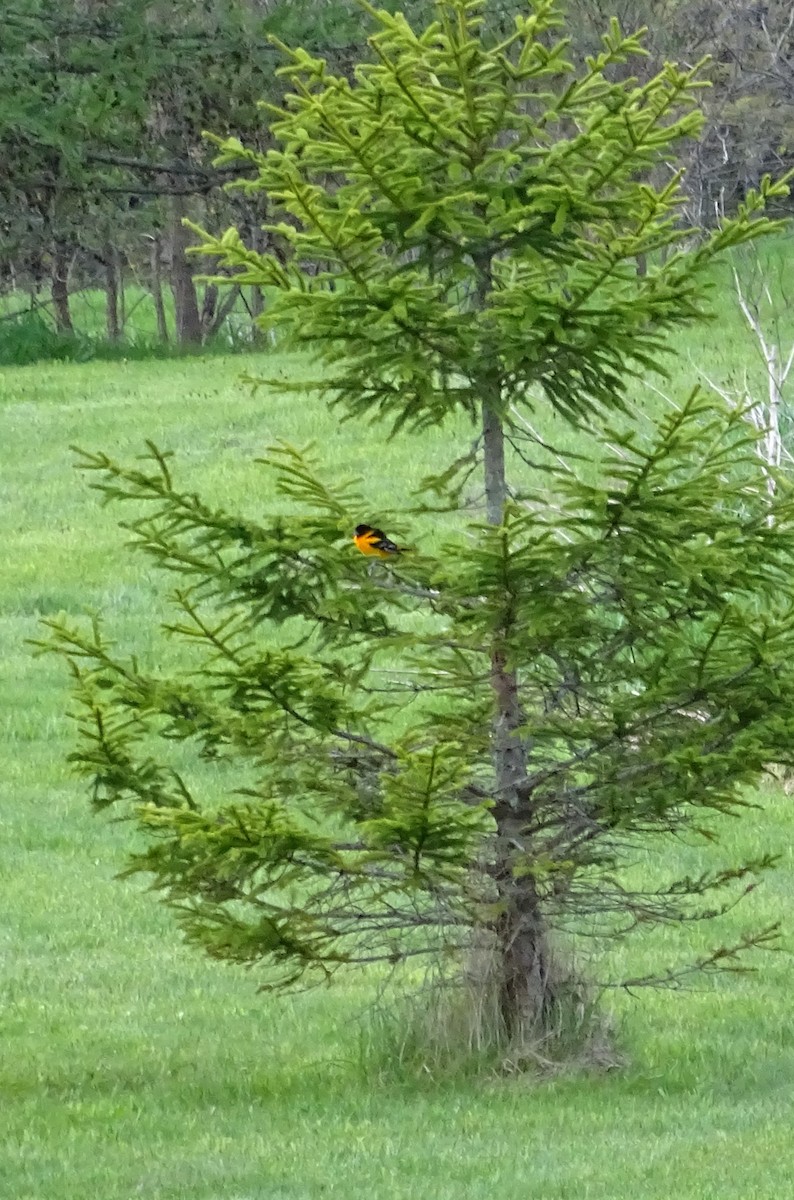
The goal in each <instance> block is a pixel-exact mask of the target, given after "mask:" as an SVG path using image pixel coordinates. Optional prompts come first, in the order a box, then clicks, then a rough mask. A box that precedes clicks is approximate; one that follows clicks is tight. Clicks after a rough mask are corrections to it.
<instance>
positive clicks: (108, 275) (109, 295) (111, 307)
mask: <svg viewBox="0 0 794 1200" xmlns="http://www.w3.org/2000/svg"><path fill="white" fill-rule="evenodd" d="M117 266H118V264H117V261H116V250H115V247H114V246H113V245H112V244H111V243H110V242H108V243H107V245H106V246H105V315H106V325H107V332H108V341H110V342H117V341H118V340H119V338H120V337H121V327H120V325H119V278H118V270H117Z"/></svg>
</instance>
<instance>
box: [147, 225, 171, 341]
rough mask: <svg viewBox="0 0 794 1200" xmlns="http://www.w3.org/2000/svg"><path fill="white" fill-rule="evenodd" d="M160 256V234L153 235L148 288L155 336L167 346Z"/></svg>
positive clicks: (166, 325)
mask: <svg viewBox="0 0 794 1200" xmlns="http://www.w3.org/2000/svg"><path fill="white" fill-rule="evenodd" d="M160 254H161V246H160V234H159V233H155V235H154V237H153V238H152V254H151V282H150V285H149V286H150V288H151V292H152V300H153V301H154V314H155V317H156V319H157V336H158V338H159V339H160V341H161V342H162V343H163V344H164V345H167V344H168V322H167V321H166V318H165V304H164V303H163V274H162V265H161V261H160Z"/></svg>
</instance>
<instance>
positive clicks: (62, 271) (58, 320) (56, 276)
mask: <svg viewBox="0 0 794 1200" xmlns="http://www.w3.org/2000/svg"><path fill="white" fill-rule="evenodd" d="M52 308H53V312H54V313H55V328H56V329H57V330H58V333H74V325H73V324H72V314H71V311H70V309H69V253H68V250H67V247H66V246H65V244H64V243H63V242H56V243H55V245H54V246H53V251H52Z"/></svg>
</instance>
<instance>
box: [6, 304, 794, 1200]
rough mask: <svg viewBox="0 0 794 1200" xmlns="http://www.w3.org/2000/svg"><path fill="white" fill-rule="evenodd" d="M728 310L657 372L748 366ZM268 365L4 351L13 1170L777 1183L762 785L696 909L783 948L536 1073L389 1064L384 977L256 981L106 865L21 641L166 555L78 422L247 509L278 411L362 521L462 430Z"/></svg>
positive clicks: (778, 1041) (783, 963)
mask: <svg viewBox="0 0 794 1200" xmlns="http://www.w3.org/2000/svg"><path fill="white" fill-rule="evenodd" d="M721 318H722V319H721V322H720V323H719V324H718V325H716V326H713V327H711V328H710V329H708V330H706V331H705V332H704V331H699V332H697V333H696V334H694V335H692V336H691V337H690V338H688V339H687V340H686V341H683V342H682V343H681V344H680V346H679V349H680V351H681V356H682V357H681V360H680V365H679V367H678V368H677V369H676V371H677V373H676V377H675V378H674V379H673V380H672V381H671V382H670V383H669V384H668V385H666V386H667V389H668V390H669V391H670V392H671V394H673V395H675V394H676V389H682V388H683V387H684V386H686V385H687V384H688V383H691V382H692V381H693V363H697V364H698V365H700V366H701V367H702V369H704V370H706V371H707V373H709V374H711V375H713V376H716V377H718V378H719V379H720V380H723V381H724V380H727V379H728V378H729V376H730V375H731V373H732V372H733V373H734V376H736V377H738V375H739V374H740V373H741V371H742V370H743V368H744V366H745V365H746V366H747V367H748V370H749V371H750V378H751V380H752V379H757V378H758V369H757V365H756V364H755V360H754V358H753V350H752V344H751V342H750V341H749V340H748V339H747V337H746V336H745V334H744V333H743V331H742V329H741V326H740V325H739V324H738V323H736V322H735V320H734V319H733V317H732V316H731V308H730V304H729V302H728V300H727V299H725V300H724V301H723V300H721ZM274 367H275V368H277V369H281V370H283V371H284V372H285V373H286V372H288V371H290V370H291V369H292V368H291V365H290V364H289V363H288V362H287V361H286V360H280V359H274V357H272V356H271V357H270V358H265V356H260V357H251V358H247V359H242V358H240V357H235V358H230V359H223V358H219V357H212V358H209V359H207V360H198V359H185V360H177V361H171V362H160V363H158V362H136V363H131V362H130V363H124V362H119V363H89V364H84V365H75V364H52V365H49V364H40V365H38V366H35V367H28V368H20V369H9V370H6V371H4V372H0V461H1V462H2V474H1V475H0V491H1V492H2V500H3V510H4V523H5V537H4V539H3V548H2V552H1V553H2V569H1V570H0V622H1V626H0V634H1V635H2V642H3V647H4V654H3V656H2V660H1V661H0V672H1V673H2V682H0V722H1V723H2V731H3V738H2V742H0V755H2V764H1V765H0V788H1V789H2V800H1V801H0V823H1V824H0V880H1V881H2V882H1V884H0V897H1V898H2V913H3V919H2V921H1V922H0V955H2V972H1V973H0V994H1V996H2V1000H1V1001H0V1022H2V1025H1V1028H0V1035H1V1038H2V1040H1V1042H0V1045H1V1046H2V1050H0V1196H2V1197H3V1198H5V1197H8V1198H9V1200H89V1198H93V1197H96V1198H97V1200H131V1198H132V1197H138V1196H140V1197H143V1198H144V1200H161V1198H162V1200H166V1198H167V1200H171V1198H174V1200H176V1198H177V1197H179V1198H181V1197H190V1198H191V1200H282V1198H283V1200H287V1198H290V1200H293V1198H294V1200H298V1198H300V1200H303V1198H307V1200H308V1198H313V1197H326V1196H328V1197H331V1196H333V1197H339V1198H340V1200H342V1198H344V1200H370V1198H371V1197H373V1196H375V1197H379V1200H490V1198H491V1197H500V1200H502V1198H503V1200H514V1198H515V1200H519V1198H521V1200H524V1198H529V1197H543V1200H563V1198H570V1200H624V1198H625V1200H656V1198H659V1200H662V1198H663V1200H690V1198H691V1200H771V1198H772V1197H784V1196H786V1195H790V1194H791V1186H792V1185H791V1179H792V1177H794V1148H792V1139H791V1128H792V1120H793V1119H794V1098H793V1097H794V1091H793V1088H792V1085H794V1021H792V1001H791V996H792V993H793V992H794V967H793V966H792V961H791V957H790V950H791V949H792V947H793V946H794V940H793V939H792V937H791V932H790V931H791V928H792V922H791V919H790V916H789V912H788V909H789V907H790V906H789V904H788V903H787V900H788V897H789V896H790V895H791V893H792V885H794V872H793V870H792V867H793V865H794V864H793V862H792V850H791V846H792V844H794V821H793V820H792V805H791V802H790V801H789V799H788V798H787V797H786V796H784V795H783V793H782V792H780V791H778V790H775V789H770V790H769V791H767V792H765V793H764V794H763V795H761V796H759V797H758V799H759V800H760V801H761V802H762V805H763V807H762V808H761V809H759V810H758V811H756V812H751V814H750V815H749V816H748V818H747V820H746V821H745V822H744V823H743V824H742V825H739V824H738V823H735V822H731V823H729V825H728V827H727V829H726V832H725V840H724V844H723V847H722V848H721V850H720V851H719V853H720V854H721V855H723V856H724V857H725V858H729V857H734V856H736V857H738V856H742V855H749V854H751V853H753V852H754V851H755V850H757V849H758V848H761V847H763V848H769V849H772V850H774V851H777V852H778V853H780V855H781V869H780V870H779V871H778V872H777V873H776V874H775V875H774V876H773V877H771V878H770V879H768V880H767V881H766V882H765V884H764V886H763V887H762V888H760V889H759V890H758V892H756V893H755V894H754V896H752V897H751V898H750V899H749V900H748V901H747V903H746V905H745V906H744V907H743V908H742V909H741V910H740V911H739V912H737V913H736V914H734V915H733V916H732V917H731V919H730V920H729V921H727V922H726V923H725V924H724V925H723V927H722V930H721V931H720V933H719V934H718V935H713V936H717V937H721V938H724V939H725V940H728V939H729V938H731V937H732V936H733V935H734V934H735V933H736V932H737V931H739V930H742V929H744V928H745V927H748V926H756V925H761V924H763V923H765V922H767V921H771V920H775V919H777V918H778V917H782V918H783V920H784V922H786V923H787V925H788V931H787V934H786V937H785V940H784V945H785V947H786V952H784V953H780V954H776V955H768V956H765V957H763V958H761V959H760V960H757V963H758V966H759V967H760V970H759V972H758V973H757V974H755V975H749V976H737V977H728V978H723V979H720V980H718V981H704V982H702V983H700V984H698V985H697V987H694V988H693V989H692V990H688V991H686V992H684V993H682V994H678V995H669V994H661V995H651V996H643V997H640V998H636V999H635V998H631V997H625V996H619V997H616V998H615V999H614V1001H613V1003H614V1008H615V1016H616V1020H617V1025H618V1029H619V1040H620V1045H621V1046H622V1048H623V1049H624V1051H625V1052H626V1055H627V1058H628V1062H629V1065H628V1066H627V1067H626V1068H625V1069H623V1070H621V1071H614V1072H611V1073H609V1074H606V1075H602V1076H593V1077H584V1078H583V1077H578V1078H563V1079H558V1080H557V1081H556V1082H554V1083H546V1084H543V1085H541V1086H538V1085H537V1084H535V1083H532V1082H530V1081H528V1080H526V1079H508V1080H506V1081H505V1080H496V1079H486V1080H482V1079H480V1080H473V1079H469V1078H466V1077H465V1076H459V1077H455V1078H449V1079H434V1078H432V1077H431V1076H429V1075H428V1074H427V1073H424V1074H421V1073H420V1075H419V1076H418V1077H417V1076H416V1075H415V1074H412V1073H408V1072H404V1071H400V1070H398V1069H395V1067H394V1065H393V1064H390V1063H389V1060H388V1058H387V1057H386V1056H384V1054H383V1053H382V1052H379V1049H378V1046H377V1044H376V1045H374V1046H373V1045H372V1038H373V1037H374V1036H375V1035H374V1034H372V1033H371V1023H370V1022H369V1017H368V1012H369V1011H370V1010H369V1006H370V1005H371V1004H372V1002H373V999H374V997H375V995H376V992H375V987H374V981H373V980H372V978H371V977H367V976H363V975H353V976H350V977H349V978H348V980H347V982H346V983H344V984H343V985H341V986H337V987H336V988H335V989H334V990H330V991H325V990H319V991H316V992H312V993H309V994H307V995H304V996H298V997H291V998H287V999H283V998H273V997H270V996H264V995H259V994H257V992H256V978H255V975H251V974H246V973H245V972H243V971H241V970H236V969H232V968H229V967H221V966H218V965H217V964H212V963H210V962H208V961H205V960H204V959H203V958H201V957H199V956H198V954H197V953H195V952H194V951H190V950H188V949H187V948H185V947H183V946H182V945H181V943H180V940H179V936H178V933H177V931H176V929H175V927H174V924H173V921H172V919H171V918H170V917H169V916H168V914H166V913H165V912H163V911H162V910H161V909H160V908H159V907H158V906H157V904H156V903H155V901H154V899H153V898H152V897H151V896H150V895H147V894H146V893H145V892H144V891H143V890H142V888H141V885H140V883H139V882H138V883H135V882H125V883H119V882H116V881H114V878H113V876H114V874H115V873H116V872H117V871H118V870H119V869H120V868H121V867H122V865H123V860H124V854H125V847H126V845H127V843H128V839H129V831H128V829H127V828H126V827H125V826H124V825H119V824H114V823H112V822H110V821H107V820H102V819H97V818H95V817H93V816H91V815H90V813H89V810H88V804H87V801H86V797H85V795H84V793H83V791H82V790H81V788H79V787H78V786H76V784H75V783H74V781H73V780H72V779H71V778H70V776H69V774H68V771H67V768H66V766H65V762H64V759H65V755H66V753H67V752H68V749H69V737H70V730H69V727H68V722H67V721H66V719H65V717H64V707H65V687H66V684H65V679H64V676H63V673H62V671H61V669H60V667H59V664H58V663H56V662H55V661H50V660H48V659H36V658H33V657H31V655H30V652H29V649H28V647H27V646H26V645H25V639H26V638H29V637H32V636H35V635H36V633H37V622H38V619H39V617H40V616H41V615H44V614H51V613H56V612H66V613H69V614H73V615H78V614H80V613H85V612H87V611H90V610H91V609H94V608H99V609H101V610H102V611H103V612H104V613H105V614H106V616H107V620H108V626H109V628H110V629H112V630H113V631H114V632H115V633H117V634H118V636H119V637H120V639H122V640H124V641H125V642H127V643H128V644H130V645H131V646H134V647H135V648H137V649H138V650H139V651H140V652H141V653H143V654H144V655H145V654H146V653H147V639H148V636H149V635H148V629H149V628H150V622H151V618H152V613H153V612H154V611H156V609H157V605H158V593H159V588H160V581H159V579H158V578H157V576H156V575H154V574H153V573H152V571H151V569H150V567H149V566H148V564H146V563H145V562H144V561H143V560H142V559H139V558H137V557H132V556H130V555H129V554H128V553H127V552H126V551H125V550H123V548H121V547H120V545H119V539H118V536H117V533H116V529H115V524H114V522H115V519H116V516H117V514H116V513H114V512H113V511H110V512H108V511H105V510H102V509H100V508H99V506H98V503H97V497H96V495H95V494H94V493H92V492H91V491H89V489H88V488H87V487H86V486H85V484H84V483H83V482H82V481H81V480H80V479H79V478H78V476H77V475H76V474H75V472H74V471H73V470H72V468H71V461H72V456H71V455H70V452H69V450H68V445H69V443H79V444H81V445H83V446H85V447H87V448H97V449H100V448H101V449H104V450H107V451H108V452H109V453H111V454H114V455H115V456H118V457H126V458H129V457H131V456H132V455H133V454H135V453H138V451H139V450H140V449H141V446H142V441H143V438H144V437H151V438H153V439H154V440H155V441H156V442H158V444H160V445H162V446H164V447H170V448H172V449H174V450H175V451H176V452H177V454H178V461H179V464H180V466H179V468H178V469H179V470H180V472H181V474H182V477H183V478H185V479H187V480H188V481H189V482H190V485H191V486H194V487H196V488H201V489H202V490H203V491H205V492H206V493H207V494H209V495H210V496H212V497H213V498H214V499H215V500H218V501H220V502H221V503H224V504H227V505H229V506H231V505H239V506H240V507H241V508H242V509H243V511H245V512H246V513H248V514H250V515H252V516H254V517H255V516H256V515H257V513H258V512H261V511H262V508H263V506H264V505H266V504H267V502H268V497H267V494H266V483H265V479H266V477H265V476H264V474H263V471H262V468H261V467H260V466H257V465H255V464H254V462H253V459H254V458H256V457H257V456H259V455H261V454H262V452H263V450H264V448H265V447H266V446H267V445H268V443H270V442H272V441H273V440H274V439H276V438H279V437H282V438H286V439H287V440H289V441H291V442H293V443H296V444H300V443H302V442H305V441H306V440H308V439H309V438H310V437H314V438H316V439H317V440H318V442H319V444H320V446H321V449H322V454H323V456H324V458H326V460H327V462H328V466H329V473H331V474H332V475H333V474H337V473H348V472H352V473H361V474H363V475H364V476H365V478H366V479H367V489H368V494H369V495H370V497H371V505H372V512H371V514H370V513H366V514H362V518H363V519H377V518H379V517H380V516H381V515H382V514H388V509H389V507H390V505H391V504H395V495H397V496H398V497H399V498H400V499H402V494H403V493H404V491H405V488H406V485H407V484H410V482H411V481H412V480H414V479H416V478H417V476H418V475H419V474H423V473H425V472H426V471H429V470H437V469H439V468H440V467H441V466H442V465H443V464H444V463H445V462H446V461H448V459H449V458H450V457H452V456H453V455H454V453H455V452H456V450H457V447H458V444H460V445H464V444H465V441H466V439H467V438H470V436H471V435H470V434H469V432H468V431H467V430H466V429H465V428H463V427H462V426H461V427H458V428H451V429H450V430H449V431H445V432H443V433H438V434H434V435H433V436H432V437H429V436H423V438H422V439H421V441H417V440H412V441H411V442H410V443H408V444H400V443H395V444H393V445H392V444H389V443H383V442H382V441H381V435H380V433H379V432H378V431H375V432H374V433H373V434H370V435H366V436H362V432H361V430H360V429H356V428H354V427H353V426H352V425H342V426H339V425H338V423H337V421H336V419H335V418H332V417H329V416H328V415H327V414H326V413H325V412H324V410H322V409H319V408H318V407H317V406H316V405H315V404H314V403H313V402H311V401H306V400H303V399H302V398H299V397H294V396H292V397H290V396H288V397H286V398H283V399H282V398H278V397H275V398H273V397H268V396H265V395H260V396H258V397H256V398H252V396H251V394H250V392H249V391H247V390H246V389H245V388H243V387H241V386H240V385H239V384H238V383H237V376H238V375H239V373H240V371H241V370H253V371H256V370H257V369H258V370H261V371H265V370H267V372H268V374H272V373H273V370H274ZM678 394H680V391H679V393H678ZM544 432H546V433H547V434H548V433H549V426H546V427H544ZM553 432H555V436H556V437H557V440H558V441H561V442H562V443H565V442H566V439H568V438H569V437H570V435H569V434H568V433H567V432H566V431H565V430H564V429H561V428H558V429H557V430H556V431H553ZM419 468H421V469H419ZM397 503H399V501H397ZM417 536H418V537H419V538H420V539H421V536H422V531H419V532H418V535H417ZM679 853H680V864H678V865H683V866H684V868H686V867H687V866H688V865H689V859H690V858H692V860H693V862H694V858H695V852H694V851H692V850H688V849H686V848H682V849H681V850H680V852H679ZM666 936H667V935H665V934H664V933H657V934H654V935H653V937H652V938H651V937H649V938H648V939H647V942H640V943H637V945H635V946H633V947H632V948H631V951H630V953H631V959H630V964H629V963H628V962H627V965H630V966H631V968H632V969H640V970H642V969H643V967H645V966H647V965H649V964H653V963H658V962H659V961H660V959H661V960H662V961H664V960H665V951H666V950H668V949H669V950H670V952H671V953H672V952H674V950H675V945H674V938H673V937H672V935H670V937H669V946H665V944H664V943H665V938H666ZM694 936H697V937H698V938H699V937H701V936H705V935H701V934H697V935H693V937H694ZM621 953H623V952H621ZM625 953H626V954H627V955H628V954H629V951H625ZM368 1045H369V1047H370V1050H369V1053H367V1052H366V1047H367V1046H368Z"/></svg>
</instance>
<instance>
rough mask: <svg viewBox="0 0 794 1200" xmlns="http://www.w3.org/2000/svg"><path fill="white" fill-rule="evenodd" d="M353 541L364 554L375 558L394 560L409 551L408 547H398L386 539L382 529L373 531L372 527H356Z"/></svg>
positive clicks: (389, 539)
mask: <svg viewBox="0 0 794 1200" xmlns="http://www.w3.org/2000/svg"><path fill="white" fill-rule="evenodd" d="M353 541H354V542H355V543H356V546H357V547H358V549H359V550H360V551H361V553H362V554H367V555H369V556H371V557H374V558H394V557H395V555H397V554H405V552H406V550H407V549H408V547H407V546H398V545H397V544H396V543H395V542H393V541H392V540H391V538H388V537H386V534H385V533H384V532H383V530H382V529H373V527H372V526H371V525H356V532H355V533H354V534H353Z"/></svg>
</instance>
